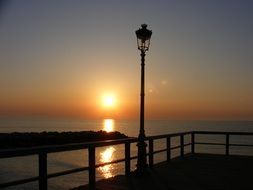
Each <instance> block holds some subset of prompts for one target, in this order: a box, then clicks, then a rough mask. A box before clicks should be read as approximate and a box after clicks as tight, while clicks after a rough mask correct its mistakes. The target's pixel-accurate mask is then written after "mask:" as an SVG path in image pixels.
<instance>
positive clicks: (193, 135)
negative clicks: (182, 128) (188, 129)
mask: <svg viewBox="0 0 253 190" xmlns="http://www.w3.org/2000/svg"><path fill="white" fill-rule="evenodd" d="M191 141H192V142H191V148H192V154H194V153H195V134H194V132H192V133H191Z"/></svg>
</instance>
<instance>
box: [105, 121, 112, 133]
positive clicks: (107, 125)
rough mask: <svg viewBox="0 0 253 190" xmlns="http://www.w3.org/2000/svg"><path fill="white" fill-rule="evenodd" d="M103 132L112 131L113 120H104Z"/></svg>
mask: <svg viewBox="0 0 253 190" xmlns="http://www.w3.org/2000/svg"><path fill="white" fill-rule="evenodd" d="M103 130H104V131H106V132H112V131H114V120H113V119H104V122H103Z"/></svg>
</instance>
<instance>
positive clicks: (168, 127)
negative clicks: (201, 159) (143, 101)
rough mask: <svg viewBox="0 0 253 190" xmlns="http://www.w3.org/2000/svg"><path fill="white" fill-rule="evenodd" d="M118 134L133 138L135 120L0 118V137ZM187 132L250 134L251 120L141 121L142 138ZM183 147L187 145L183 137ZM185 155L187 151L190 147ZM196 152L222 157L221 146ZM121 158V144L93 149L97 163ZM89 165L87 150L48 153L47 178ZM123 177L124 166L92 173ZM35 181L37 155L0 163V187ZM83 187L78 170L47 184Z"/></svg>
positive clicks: (248, 140) (19, 189)
mask: <svg viewBox="0 0 253 190" xmlns="http://www.w3.org/2000/svg"><path fill="white" fill-rule="evenodd" d="M100 130H104V131H107V132H110V131H119V132H121V133H124V134H125V135H127V136H129V137H137V136H138V133H139V121H138V120H116V119H113V118H105V119H101V120H84V119H66V118H64V119H63V118H46V117H43V118H42V117H32V118H31V117H15V118H10V117H0V133H11V132H43V131H58V132H63V131H100ZM192 130H201V131H229V132H231V131H233V132H253V121H196V120H195V121H190V120H146V121H145V133H146V136H151V135H152V136H153V135H161V134H171V133H176V132H186V131H192ZM196 141H201V142H203V141H204V142H220V143H224V142H225V138H224V136H222V135H216V136H211V135H206V136H199V137H196ZM185 142H186V143H187V142H190V138H189V137H186V139H185ZM230 142H231V143H241V144H251V145H253V137H251V136H243V137H242V136H239V137H238V136H232V137H231V140H230ZM178 143H179V138H175V139H172V146H176V145H178ZM163 148H165V140H164V139H163V140H156V141H155V142H154V149H155V150H159V149H163ZM185 151H186V152H187V151H188V152H189V151H190V147H186V149H185ZM196 152H200V153H217V154H224V152H225V150H224V146H203V145H197V146H196ZM230 153H231V154H243V155H252V156H253V148H252V147H231V150H230ZM135 155H137V147H136V144H131V156H135ZM178 155H179V150H173V152H172V157H176V156H178ZM120 158H124V145H117V146H107V147H101V148H97V149H96V163H97V164H99V163H104V162H110V161H113V160H115V159H120ZM154 159H155V163H158V162H161V161H165V160H166V155H165V153H160V154H156V155H155V156H154ZM83 166H88V152H87V150H85V149H84V150H77V151H66V152H59V153H50V154H48V166H47V168H48V173H49V174H50V173H54V172H59V171H64V170H69V169H74V168H79V167H83ZM135 168H136V160H132V161H131V170H132V171H133V170H135ZM121 174H124V163H118V164H111V165H106V166H103V167H99V168H97V169H96V180H100V179H106V178H110V177H114V176H116V175H121ZM34 176H38V156H37V155H32V156H23V157H15V158H4V159H0V183H4V182H9V181H13V180H19V179H25V178H29V177H34ZM87 183H88V172H87V171H83V172H79V173H75V174H70V175H66V176H61V177H56V178H51V179H49V180H48V189H49V190H56V189H57V190H58V189H61V190H68V189H70V188H74V187H77V186H80V185H84V184H87ZM6 189H8V190H37V189H38V182H32V183H27V184H23V185H18V186H13V187H8V188H6Z"/></svg>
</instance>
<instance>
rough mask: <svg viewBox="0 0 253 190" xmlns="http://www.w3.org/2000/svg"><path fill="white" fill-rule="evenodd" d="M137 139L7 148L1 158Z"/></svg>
mask: <svg viewBox="0 0 253 190" xmlns="http://www.w3.org/2000/svg"><path fill="white" fill-rule="evenodd" d="M190 133H192V132H191V131H189V132H182V133H172V134H165V135H155V136H149V137H146V139H145V140H150V139H161V138H166V137H175V136H180V135H186V134H190ZM137 141H138V138H136V137H129V138H123V139H116V140H105V141H94V142H86V143H71V144H62V145H46V146H36V147H28V148H16V149H6V150H1V151H0V158H10V157H18V156H28V155H35V154H41V153H54V152H64V151H71V150H81V149H88V148H89V147H90V146H94V147H104V146H111V145H118V144H124V143H126V142H129V143H133V142H137Z"/></svg>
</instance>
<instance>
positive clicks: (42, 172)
mask: <svg viewBox="0 0 253 190" xmlns="http://www.w3.org/2000/svg"><path fill="white" fill-rule="evenodd" d="M187 135H188V136H189V137H190V142H188V143H185V136H187ZM197 135H223V136H224V137H225V139H226V140H225V143H211V142H195V139H196V136H197ZM231 135H233V136H236V135H239V136H245V135H247V136H253V133H247V132H210V131H190V132H183V133H174V134H166V135H157V136H149V137H146V141H147V142H148V149H149V151H148V153H147V156H148V160H149V167H150V168H151V169H152V168H153V165H154V155H155V154H158V153H161V152H166V155H167V161H168V162H169V161H170V160H171V155H172V154H171V151H172V150H175V149H180V157H182V158H183V157H184V155H185V147H186V146H191V150H190V152H191V153H195V152H196V151H195V145H214V146H216V145H222V146H224V147H225V155H229V149H230V147H231V146H247V147H253V144H252V145H249V144H232V143H230V136H231ZM175 137H179V139H180V143H179V145H176V146H172V143H171V139H172V138H175ZM160 139H166V147H165V148H164V149H161V150H154V141H155V140H160ZM137 141H138V139H137V138H126V139H119V140H109V141H99V142H92V143H78V144H66V145H58V146H41V147H34V148H19V149H12V150H2V151H0V159H1V158H11V157H19V156H30V155H38V158H39V160H38V162H39V168H38V169H39V172H38V173H39V175H38V176H36V177H31V178H26V179H21V180H16V181H10V182H5V183H1V184H0V188H5V187H10V186H14V185H20V184H24V183H29V182H34V181H38V183H39V190H47V186H48V183H47V182H48V179H50V178H54V177H58V176H63V175H68V174H72V173H77V172H81V171H88V173H89V189H91V190H93V189H95V186H96V168H98V167H101V166H105V165H109V164H115V163H119V162H125V175H129V174H130V172H131V160H133V159H136V158H137V156H131V153H130V152H131V150H130V147H131V146H130V145H131V143H136V142H137ZM120 144H124V145H125V158H123V159H118V160H113V161H112V162H106V163H100V164H96V159H95V158H96V148H98V147H104V146H110V145H120ZM81 149H88V164H89V165H88V166H86V167H80V168H75V169H71V170H65V171H61V172H56V173H50V174H48V172H47V155H48V154H49V153H55V152H63V151H72V150H81Z"/></svg>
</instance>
